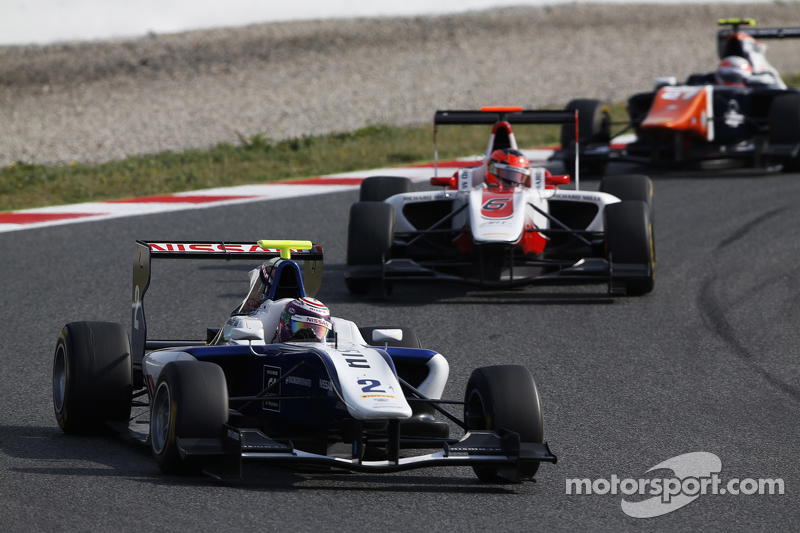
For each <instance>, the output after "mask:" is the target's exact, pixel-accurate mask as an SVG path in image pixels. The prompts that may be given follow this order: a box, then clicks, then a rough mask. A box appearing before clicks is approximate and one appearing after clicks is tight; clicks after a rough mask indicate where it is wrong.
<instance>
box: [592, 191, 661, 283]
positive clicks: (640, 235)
mask: <svg viewBox="0 0 800 533" xmlns="http://www.w3.org/2000/svg"><path fill="white" fill-rule="evenodd" d="M603 228H604V230H605V238H606V259H607V260H608V261H609V263H610V264H611V267H612V268H613V266H614V264H618V263H619V264H636V265H647V266H649V272H650V275H649V276H648V277H635V278H630V279H628V280H625V286H626V292H627V294H628V295H631V296H638V295H642V294H646V293H648V292H651V291H652V290H653V285H654V284H655V245H654V239H653V225H652V223H651V222H650V210H649V209H648V208H647V204H645V203H644V202H640V201H623V202H618V203H616V204H609V205H607V206H606V207H605V209H604V211H603Z"/></svg>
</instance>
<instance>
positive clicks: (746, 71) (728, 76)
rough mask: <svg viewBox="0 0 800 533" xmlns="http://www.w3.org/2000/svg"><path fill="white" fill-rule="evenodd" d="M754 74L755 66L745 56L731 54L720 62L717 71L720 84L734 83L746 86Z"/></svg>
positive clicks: (716, 74)
mask: <svg viewBox="0 0 800 533" xmlns="http://www.w3.org/2000/svg"><path fill="white" fill-rule="evenodd" d="M752 75H753V67H752V65H750V62H749V61H748V60H746V59H745V58H743V57H739V56H729V57H726V58H724V59H723V60H722V61H720V62H719V67H717V71H716V72H715V76H716V79H717V84H718V85H733V86H739V87H744V84H745V83H746V82H747V80H748V79H749V78H750V77H751V76H752Z"/></svg>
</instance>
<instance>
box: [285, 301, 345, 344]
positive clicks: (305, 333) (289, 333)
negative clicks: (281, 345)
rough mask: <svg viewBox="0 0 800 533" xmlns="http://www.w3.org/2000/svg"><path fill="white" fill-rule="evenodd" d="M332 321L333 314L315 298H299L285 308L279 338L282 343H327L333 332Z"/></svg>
mask: <svg viewBox="0 0 800 533" xmlns="http://www.w3.org/2000/svg"><path fill="white" fill-rule="evenodd" d="M330 320H331V313H330V311H328V308H327V307H325V304H323V303H322V302H320V301H319V300H316V299H314V298H297V299H295V300H292V301H291V302H289V303H288V304H286V307H284V308H283V312H282V313H281V320H280V323H279V324H278V338H279V339H280V341H281V342H287V341H290V340H294V341H314V342H325V338H326V337H327V336H328V333H329V332H330V331H331V330H333V324H332V323H331V321H330Z"/></svg>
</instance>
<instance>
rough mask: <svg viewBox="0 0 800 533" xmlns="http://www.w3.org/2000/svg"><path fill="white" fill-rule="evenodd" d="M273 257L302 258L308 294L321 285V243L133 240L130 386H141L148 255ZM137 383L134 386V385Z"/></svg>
mask: <svg viewBox="0 0 800 533" xmlns="http://www.w3.org/2000/svg"><path fill="white" fill-rule="evenodd" d="M275 257H282V258H283V259H292V260H294V261H300V260H302V261H303V262H304V265H303V285H304V286H305V292H306V294H307V295H308V296H312V297H313V296H315V295H316V294H317V291H319V288H320V287H321V286H322V247H321V246H317V245H315V244H312V243H311V242H310V241H258V243H253V242H219V241H138V240H137V241H136V243H135V244H134V249H133V288H132V292H131V302H132V304H131V315H132V324H131V360H132V362H133V373H134V387H136V388H141V386H142V383H141V382H140V381H141V379H142V358H143V357H144V354H145V349H146V347H147V322H146V320H145V312H144V295H145V293H146V292H147V289H148V288H149V287H150V261H151V260H152V259H220V260H224V261H230V260H250V261H253V260H255V261H260V262H264V261H267V260H269V259H272V258H275ZM137 385H138V387H137Z"/></svg>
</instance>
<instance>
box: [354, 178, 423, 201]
mask: <svg viewBox="0 0 800 533" xmlns="http://www.w3.org/2000/svg"><path fill="white" fill-rule="evenodd" d="M410 191H411V180H410V179H408V178H401V177H395V176H372V177H370V178H366V179H365V180H364V181H362V182H361V191H360V197H359V201H361V202H382V201H384V200H386V199H387V198H390V197H392V196H394V195H395V194H402V193H406V192H410Z"/></svg>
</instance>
